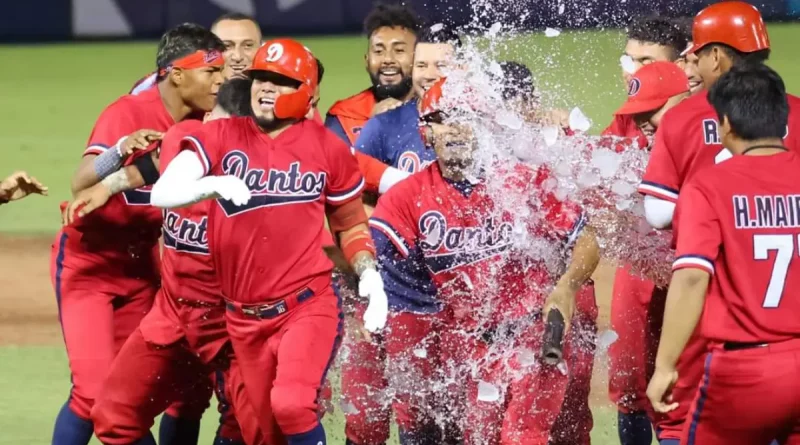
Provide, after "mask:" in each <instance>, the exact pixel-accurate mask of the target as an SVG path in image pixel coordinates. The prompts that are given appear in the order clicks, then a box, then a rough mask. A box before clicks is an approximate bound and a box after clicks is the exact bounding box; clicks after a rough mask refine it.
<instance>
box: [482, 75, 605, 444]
mask: <svg viewBox="0 0 800 445" xmlns="http://www.w3.org/2000/svg"><path fill="white" fill-rule="evenodd" d="M499 65H500V68H501V70H502V74H503V76H502V77H500V78H498V79H497V82H498V83H499V85H500V94H501V96H502V98H503V100H504V101H505V102H506V104H508V105H509V106H510V107H511V108H512V109H514V110H515V111H516V112H518V113H520V114H521V115H522V116H525V117H526V119H528V120H529V121H530V122H533V123H542V122H548V118H549V116H547V114H546V113H543V112H542V111H543V110H542V107H541V106H540V104H539V103H538V100H537V97H536V95H535V91H534V85H533V73H531V70H530V69H529V68H528V67H527V66H525V65H524V64H522V63H519V62H514V61H503V62H500V64H499ZM549 122H551V123H553V124H556V123H558V121H557V120H555V119H552V120H550V121H549ZM562 128H563V130H564V132H565V133H566V134H570V133H571V130H570V129H569V128H568V124H567V127H562ZM597 315H598V311H597V303H596V300H595V293H594V286H593V284H592V283H591V281H590V282H589V283H587V286H585V287H583V288H581V290H580V291H579V292H578V297H577V307H576V313H575V317H574V319H573V326H575V328H574V330H575V332H576V337H575V338H574V339H573V348H572V353H571V354H570V356H569V359H570V361H569V363H567V365H568V367H569V374H570V378H569V383H568V386H567V389H566V394H565V397H564V403H563V405H562V407H561V412H560V413H559V415H558V418H557V419H556V422H555V424H554V425H553V429H552V431H551V438H550V440H551V444H552V445H558V444H562V443H564V444H588V443H590V440H591V439H590V433H591V430H592V424H593V418H592V410H591V408H590V407H589V393H590V391H591V380H592V369H593V367H594V353H595V349H596V341H595V340H596V334H597Z"/></svg>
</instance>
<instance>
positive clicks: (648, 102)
mask: <svg viewBox="0 0 800 445" xmlns="http://www.w3.org/2000/svg"><path fill="white" fill-rule="evenodd" d="M690 91H691V89H690V84H689V83H688V81H687V77H686V75H685V72H684V71H683V70H681V68H680V67H679V66H678V65H677V64H675V63H672V62H653V63H651V64H649V65H646V66H644V67H642V68H641V69H639V70H638V71H636V73H635V74H634V75H633V77H632V78H631V80H630V84H629V88H628V93H629V96H628V100H627V101H626V102H625V104H623V105H622V107H620V109H618V110H617V111H616V112H615V115H617V116H620V115H622V116H626V117H627V118H628V119H630V120H631V121H632V122H634V124H636V127H637V128H639V129H640V130H641V131H642V133H644V134H645V135H646V137H647V139H648V140H650V139H651V137H652V135H653V134H654V132H655V129H656V128H658V126H659V124H660V123H661V118H662V116H663V115H664V113H666V112H667V111H668V110H669V109H670V108H672V107H674V106H675V105H677V104H678V103H680V102H681V101H682V100H684V99H685V98H687V97H688V96H689V94H690ZM665 297H666V290H665V289H661V288H656V287H655V285H654V283H653V282H652V281H650V280H647V279H644V278H642V277H641V276H639V275H636V274H634V273H633V272H631V270H630V267H629V266H625V265H623V266H622V267H620V268H618V269H617V272H616V275H615V277H614V288H613V293H612V299H611V328H612V329H613V330H614V332H616V333H617V335H618V336H619V338H618V340H617V341H616V342H614V343H613V344H612V345H611V347H610V348H609V359H610V360H609V361H610V367H609V394H610V396H611V399H612V401H614V402H615V404H616V405H617V407H618V412H619V414H618V419H619V420H618V424H619V428H618V430H619V434H620V443H622V444H642V445H645V444H650V443H651V442H652V428H651V425H650V419H652V418H654V416H653V413H652V411H651V409H650V405H649V403H648V401H647V398H646V394H645V391H646V390H647V378H648V376H649V375H650V374H651V373H652V369H653V362H654V360H655V351H656V347H657V342H658V334H659V328H660V324H661V317H662V310H663V304H664V298H665Z"/></svg>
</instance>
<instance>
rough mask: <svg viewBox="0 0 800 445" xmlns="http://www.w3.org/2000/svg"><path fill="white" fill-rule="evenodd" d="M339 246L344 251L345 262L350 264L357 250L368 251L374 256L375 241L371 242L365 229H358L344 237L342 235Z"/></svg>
mask: <svg viewBox="0 0 800 445" xmlns="http://www.w3.org/2000/svg"><path fill="white" fill-rule="evenodd" d="M339 246H340V247H341V249H342V252H343V253H344V257H345V259H347V262H348V263H350V264H352V263H353V258H355V256H356V254H358V253H359V252H369V253H371V254H372V255H373V256H375V243H373V242H372V237H371V236H369V233H368V232H367V231H366V230H359V231H358V232H355V233H351V234H349V235H347V236H346V237H342V239H341V241H340V242H339Z"/></svg>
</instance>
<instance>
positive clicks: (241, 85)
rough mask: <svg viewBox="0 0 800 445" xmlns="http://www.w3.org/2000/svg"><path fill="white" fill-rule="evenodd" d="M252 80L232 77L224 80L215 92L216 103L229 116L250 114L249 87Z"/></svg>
mask: <svg viewBox="0 0 800 445" xmlns="http://www.w3.org/2000/svg"><path fill="white" fill-rule="evenodd" d="M252 85H253V80H252V79H249V78H241V77H234V78H231V79H228V80H226V81H225V82H223V83H222V85H220V87H219V91H218V92H217V105H219V107H220V108H222V109H223V110H224V111H225V112H226V113H228V114H230V115H231V116H250V114H251V113H252V108H251V107H250V87H251V86H252Z"/></svg>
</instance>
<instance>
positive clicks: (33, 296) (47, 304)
mask: <svg viewBox="0 0 800 445" xmlns="http://www.w3.org/2000/svg"><path fill="white" fill-rule="evenodd" d="M52 241H53V235H49V236H38V237H30V236H14V237H11V236H8V235H0V270H1V271H2V273H0V346H2V345H9V344H10V345H55V344H61V343H62V338H61V328H60V326H59V324H58V309H57V306H56V298H55V294H54V293H53V287H52V285H51V284H50V245H51V243H52Z"/></svg>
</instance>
